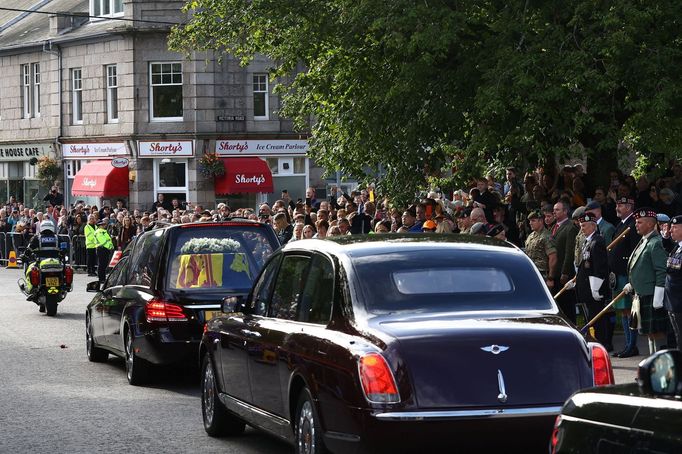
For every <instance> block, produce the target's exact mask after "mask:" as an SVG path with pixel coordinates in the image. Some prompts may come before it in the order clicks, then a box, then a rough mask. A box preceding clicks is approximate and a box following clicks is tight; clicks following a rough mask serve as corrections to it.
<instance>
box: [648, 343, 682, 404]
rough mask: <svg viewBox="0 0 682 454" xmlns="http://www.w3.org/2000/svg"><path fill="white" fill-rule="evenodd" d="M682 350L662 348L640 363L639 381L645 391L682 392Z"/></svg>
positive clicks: (651, 392)
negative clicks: (681, 369)
mask: <svg viewBox="0 0 682 454" xmlns="http://www.w3.org/2000/svg"><path fill="white" fill-rule="evenodd" d="M681 367H682V352H680V351H679V350H662V351H660V352H656V353H654V354H653V355H651V356H650V357H648V358H646V359H645V360H644V361H642V362H641V363H639V366H638V368H637V383H638V384H639V387H640V388H641V389H642V391H643V392H645V393H647V394H653V395H661V396H676V395H681V394H682V382H680V378H682V375H681V372H680V368H681Z"/></svg>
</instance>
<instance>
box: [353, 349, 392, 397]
mask: <svg viewBox="0 0 682 454" xmlns="http://www.w3.org/2000/svg"><path fill="white" fill-rule="evenodd" d="M358 369H359V372H360V383H362V391H363V392H364V393H365V398H367V400H368V401H369V402H375V403H396V402H400V394H398V387H397V386H396V384H395V378H393V372H391V369H390V368H389V367H388V363H386V360H385V359H384V357H383V356H381V355H380V354H378V353H368V354H366V355H364V356H362V357H360V359H359V361H358Z"/></svg>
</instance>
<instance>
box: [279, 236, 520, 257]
mask: <svg viewBox="0 0 682 454" xmlns="http://www.w3.org/2000/svg"><path fill="white" fill-rule="evenodd" d="M443 248H447V249H450V250H461V251H465V250H466V251H481V252H483V251H485V252H494V253H500V254H511V255H516V254H522V252H521V250H520V249H519V248H517V247H516V246H514V245H513V244H511V243H508V242H505V241H500V240H497V239H494V238H488V237H483V236H479V235H466V234H438V233H405V234H393V233H391V234H377V235H345V236H334V237H331V238H326V239H322V240H320V239H309V240H297V241H293V242H290V243H287V244H286V245H285V246H284V248H283V249H284V250H285V251H287V250H296V249H304V250H318V251H322V252H327V253H331V254H335V255H347V256H350V257H364V256H368V255H373V254H385V253H390V252H393V251H402V252H408V251H424V250H442V249H443Z"/></svg>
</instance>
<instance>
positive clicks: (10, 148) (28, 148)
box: [0, 143, 54, 162]
mask: <svg viewBox="0 0 682 454" xmlns="http://www.w3.org/2000/svg"><path fill="white" fill-rule="evenodd" d="M41 156H50V157H54V152H53V151H52V145H51V144H49V143H34V144H10V145H0V162H9V161H28V160H30V159H31V158H39V157H41Z"/></svg>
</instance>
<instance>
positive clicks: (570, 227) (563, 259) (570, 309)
mask: <svg viewBox="0 0 682 454" xmlns="http://www.w3.org/2000/svg"><path fill="white" fill-rule="evenodd" d="M568 209H569V204H568V203H567V202H566V201H565V200H559V201H558V202H557V203H556V204H555V205H554V217H555V218H556V222H555V223H554V225H553V226H552V230H551V238H552V240H553V241H554V245H555V247H556V252H557V267H556V272H555V274H556V276H554V285H555V288H554V293H555V294H556V293H557V292H558V291H559V290H561V289H562V288H563V286H564V285H565V284H566V283H567V282H568V281H569V280H571V279H572V278H573V276H574V275H575V267H574V266H573V257H574V251H575V237H576V235H577V234H578V228H577V227H576V226H575V225H574V224H573V222H571V220H570V219H569V218H568ZM557 304H558V305H559V308H560V309H561V311H562V312H563V313H564V315H566V317H568V319H569V320H571V321H572V322H573V323H575V294H574V292H573V290H568V291H565V292H564V293H563V294H562V295H561V296H560V297H559V298H558V299H557Z"/></svg>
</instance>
